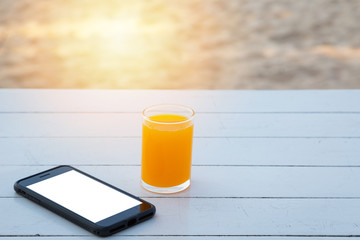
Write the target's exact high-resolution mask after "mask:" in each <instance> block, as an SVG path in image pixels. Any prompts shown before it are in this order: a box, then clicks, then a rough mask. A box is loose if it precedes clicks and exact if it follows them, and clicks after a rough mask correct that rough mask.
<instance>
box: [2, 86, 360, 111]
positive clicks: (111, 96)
mask: <svg viewBox="0 0 360 240" xmlns="http://www.w3.org/2000/svg"><path fill="white" fill-rule="evenodd" d="M359 102H360V90H302V91H298V90H289V91H271V90H270V91H269V90H265V91H260V90H256V91H241V90H216V91H214V90H34V89H0V112H140V111H142V109H144V108H145V107H147V106H149V105H153V104H161V103H178V104H184V105H188V106H191V107H193V108H194V109H195V110H196V111H198V112H359V111H360V105H359V104H358V103H359Z"/></svg>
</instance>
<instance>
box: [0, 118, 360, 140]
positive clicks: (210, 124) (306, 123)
mask: <svg viewBox="0 0 360 240" xmlns="http://www.w3.org/2000/svg"><path fill="white" fill-rule="evenodd" d="M9 126H11V127H9ZM194 135H195V136H196V137H360V114H330V113H327V114H213V113H212V114H198V115H197V118H196V121H195V128H194ZM139 136H141V116H140V114H137V113H128V114H120V113H118V114H114V113H109V114H90V113H84V114H64V113H61V114H0V137H139Z"/></svg>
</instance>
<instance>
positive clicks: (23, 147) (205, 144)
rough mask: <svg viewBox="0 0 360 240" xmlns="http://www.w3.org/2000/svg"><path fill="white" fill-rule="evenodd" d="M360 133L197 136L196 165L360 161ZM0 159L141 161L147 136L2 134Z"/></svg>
mask: <svg viewBox="0 0 360 240" xmlns="http://www.w3.org/2000/svg"><path fill="white" fill-rule="evenodd" d="M359 146H360V138H350V139H343V138H342V139H337V138H334V139H332V138H290V139H289V138H194V145H193V164H194V165H240V166H244V165H245V166H246V165H248V166H252V165H254V166H258V165H263V166H264V165H265V166H268V165H271V166H277V165H287V166H289V165H290V166H360V162H359V159H360V152H359V151H358V149H359ZM0 156H1V158H0V165H5V166H9V165H10V166H13V165H61V164H70V165H140V162H141V138H0Z"/></svg>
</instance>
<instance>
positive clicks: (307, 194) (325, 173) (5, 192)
mask: <svg viewBox="0 0 360 240" xmlns="http://www.w3.org/2000/svg"><path fill="white" fill-rule="evenodd" d="M49 168H50V167H45V166H42V167H40V166H31V167H29V166H12V167H5V166H3V167H1V168H0V182H1V183H2V184H1V185H0V196H1V197H14V196H17V195H16V194H15V192H14V190H13V189H12V185H13V184H14V182H15V181H16V180H18V179H20V178H23V177H27V176H29V175H32V174H35V173H37V172H40V171H43V170H46V169H49ZM78 168H79V169H81V170H83V171H85V172H87V173H89V174H91V175H93V176H96V177H98V178H99V179H102V180H104V181H105V182H109V183H110V184H113V185H114V186H117V187H119V188H121V189H124V190H125V191H128V192H130V193H132V194H134V195H136V196H142V197H163V195H158V194H154V193H150V192H147V191H145V190H143V189H142V188H141V187H140V172H141V169H140V167H139V166H81V167H78ZM359 182H360V168H354V167H350V168H349V167H330V168H329V167H315V168H314V167H232V166H228V167H218V166H202V167H201V166H194V167H193V168H192V183H191V187H190V189H188V190H187V191H184V192H182V193H179V194H175V195H170V196H169V197H174V198H177V197H186V198H188V197H201V198H203V197H205V198H207V197H210V198H213V197H216V198H218V197H221V198H360V189H359V188H358V183H359Z"/></svg>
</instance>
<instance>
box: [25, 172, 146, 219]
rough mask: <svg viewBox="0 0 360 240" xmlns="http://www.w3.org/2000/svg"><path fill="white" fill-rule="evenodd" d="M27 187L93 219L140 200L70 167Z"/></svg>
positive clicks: (135, 203)
mask: <svg viewBox="0 0 360 240" xmlns="http://www.w3.org/2000/svg"><path fill="white" fill-rule="evenodd" d="M28 188H30V189H31V190H33V191H35V192H37V193H38V194H40V195H42V196H44V197H46V198H48V199H50V200H52V201H53V202H56V203H57V204H59V205H61V206H63V207H65V208H67V209H69V210H71V211H73V212H75V213H77V214H79V215H80V216H82V217H84V218H86V219H88V220H90V221H92V222H94V223H96V222H99V221H101V220H104V219H106V218H108V217H111V216H113V215H115V214H117V213H120V212H123V211H125V210H127V209H130V208H132V207H135V206H138V205H140V204H141V202H140V201H138V200H136V199H133V198H131V197H129V196H127V195H125V194H123V193H121V192H119V191H116V190H115V189H113V188H111V187H108V186H106V185H104V184H102V183H100V182H98V181H95V180H94V179H92V178H90V177H87V176H85V175H83V174H81V173H79V172H77V171H74V170H71V171H68V172H65V173H62V174H60V175H57V176H55V177H52V178H48V179H46V180H43V181H41V182H37V183H34V184H31V185H29V186H28Z"/></svg>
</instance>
